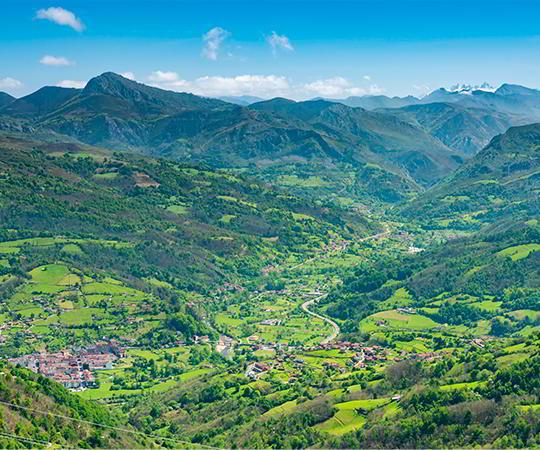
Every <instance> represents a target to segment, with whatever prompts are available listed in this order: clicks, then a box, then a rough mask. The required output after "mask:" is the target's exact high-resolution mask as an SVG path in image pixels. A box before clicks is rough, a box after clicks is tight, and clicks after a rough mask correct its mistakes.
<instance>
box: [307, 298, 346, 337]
mask: <svg viewBox="0 0 540 450" xmlns="http://www.w3.org/2000/svg"><path fill="white" fill-rule="evenodd" d="M326 295H327V294H323V295H321V296H319V297H316V298H312V299H311V300H308V301H307V302H304V303H302V309H303V310H304V311H305V312H307V313H308V314H309V315H310V316H313V317H317V318H318V319H321V320H324V321H325V322H326V323H329V324H330V325H331V326H332V333H330V334H329V335H328V337H327V338H326V339H324V340H323V341H322V342H321V344H328V343H330V342H332V341H335V340H336V338H337V337H338V335H339V333H340V332H341V330H340V329H339V325H338V324H337V323H336V322H334V321H333V320H332V319H329V318H328V317H324V316H321V315H320V314H317V313H316V312H313V311H310V310H309V307H310V306H311V305H313V304H314V303H317V302H318V301H319V300H320V299H321V298H324V297H326Z"/></svg>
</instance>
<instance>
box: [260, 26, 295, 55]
mask: <svg viewBox="0 0 540 450" xmlns="http://www.w3.org/2000/svg"><path fill="white" fill-rule="evenodd" d="M266 42H268V43H269V44H270V47H272V52H273V53H274V55H275V54H276V53H277V51H278V50H286V51H289V52H292V51H293V50H294V47H293V46H292V44H291V41H290V40H289V38H288V37H287V36H285V35H279V34H277V33H276V32H275V31H272V34H271V35H270V36H268V37H267V38H266Z"/></svg>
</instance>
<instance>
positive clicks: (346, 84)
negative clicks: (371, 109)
mask: <svg viewBox="0 0 540 450" xmlns="http://www.w3.org/2000/svg"><path fill="white" fill-rule="evenodd" d="M304 90H305V91H306V93H308V94H311V95H312V96H320V97H328V98H340V97H349V96H351V95H365V94H366V93H367V92H366V90H365V89H363V88H360V87H357V86H354V85H353V84H352V83H351V82H350V81H349V80H347V79H346V78H343V77H333V78H326V79H324V80H316V81H313V82H312V83H308V84H306V85H304Z"/></svg>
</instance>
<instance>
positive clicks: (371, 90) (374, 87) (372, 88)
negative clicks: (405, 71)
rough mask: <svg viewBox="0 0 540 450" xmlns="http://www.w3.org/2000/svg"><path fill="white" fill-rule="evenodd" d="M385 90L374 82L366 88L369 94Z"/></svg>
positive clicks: (377, 93)
mask: <svg viewBox="0 0 540 450" xmlns="http://www.w3.org/2000/svg"><path fill="white" fill-rule="evenodd" d="M385 92H386V89H384V88H382V87H379V86H378V85H376V84H372V85H371V86H370V87H369V89H368V93H369V94H370V95H381V94H384V93H385Z"/></svg>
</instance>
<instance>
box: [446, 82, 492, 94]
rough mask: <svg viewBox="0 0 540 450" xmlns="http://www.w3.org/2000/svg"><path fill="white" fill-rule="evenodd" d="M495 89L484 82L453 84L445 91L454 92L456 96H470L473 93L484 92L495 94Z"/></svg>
mask: <svg viewBox="0 0 540 450" xmlns="http://www.w3.org/2000/svg"><path fill="white" fill-rule="evenodd" d="M495 90H496V89H495V88H494V87H493V86H491V84H489V83H487V82H484V83H482V84H475V85H472V84H463V83H462V84H455V85H454V86H451V87H450V88H448V89H447V91H448V92H455V93H458V94H465V95H470V94H472V93H473V92H474V91H486V92H495Z"/></svg>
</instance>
